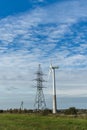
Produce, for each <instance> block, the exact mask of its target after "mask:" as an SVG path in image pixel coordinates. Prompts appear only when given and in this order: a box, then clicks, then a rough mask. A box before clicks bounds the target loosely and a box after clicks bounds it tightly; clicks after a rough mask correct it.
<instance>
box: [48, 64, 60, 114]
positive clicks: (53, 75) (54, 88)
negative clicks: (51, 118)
mask: <svg viewBox="0 0 87 130" xmlns="http://www.w3.org/2000/svg"><path fill="white" fill-rule="evenodd" d="M58 68H59V67H58V66H52V64H51V65H50V72H51V73H52V79H53V113H54V114H55V113H56V112H57V102H56V79H55V70H56V69H58Z"/></svg>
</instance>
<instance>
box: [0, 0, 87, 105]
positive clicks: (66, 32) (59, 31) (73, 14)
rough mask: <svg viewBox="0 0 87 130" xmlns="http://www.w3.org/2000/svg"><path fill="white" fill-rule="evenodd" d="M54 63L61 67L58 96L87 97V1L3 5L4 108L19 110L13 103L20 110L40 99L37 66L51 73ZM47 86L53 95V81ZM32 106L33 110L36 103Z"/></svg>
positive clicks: (0, 75)
mask: <svg viewBox="0 0 87 130" xmlns="http://www.w3.org/2000/svg"><path fill="white" fill-rule="evenodd" d="M50 60H51V61H52V63H53V65H59V67H60V68H59V70H57V71H56V81H57V95H58V96H60V97H61V96H62V97H64V96H66V97H86V95H87V80H86V77H87V2H86V1H85V0H33V1H32V0H18V1H17V0H15V1H14V0H13V1H12V0H3V1H2V0H1V1H0V87H1V89H0V91H1V96H2V97H1V100H3V102H4V104H5V102H7V101H8V102H9V104H10V105H9V107H10V106H11V107H12V106H14V105H13V104H12V99H13V100H14V101H15V102H16V103H15V104H16V106H15V107H17V104H20V102H21V101H22V100H24V101H25V102H26V99H30V98H31V97H32V95H35V93H36V90H35V89H34V88H33V86H34V85H35V82H32V79H33V78H35V72H36V70H37V68H38V64H39V63H40V64H41V66H42V69H43V72H44V73H46V74H48V71H49V66H50ZM46 78H47V77H46ZM45 86H46V87H47V89H44V93H45V94H46V95H52V83H51V77H50V78H49V81H48V83H46V84H45ZM18 97H19V98H18ZM46 98H49V96H47V97H46ZM28 102H32V103H31V104H32V105H33V100H32V101H31V100H29V101H28V100H27V103H28ZM27 103H26V104H27ZM6 107H8V106H6ZM28 107H29V106H28Z"/></svg>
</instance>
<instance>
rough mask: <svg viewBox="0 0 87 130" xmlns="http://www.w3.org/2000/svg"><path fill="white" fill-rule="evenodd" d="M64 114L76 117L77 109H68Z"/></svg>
mask: <svg viewBox="0 0 87 130" xmlns="http://www.w3.org/2000/svg"><path fill="white" fill-rule="evenodd" d="M65 114H67V115H77V109H76V108H75V107H70V108H69V109H67V110H65Z"/></svg>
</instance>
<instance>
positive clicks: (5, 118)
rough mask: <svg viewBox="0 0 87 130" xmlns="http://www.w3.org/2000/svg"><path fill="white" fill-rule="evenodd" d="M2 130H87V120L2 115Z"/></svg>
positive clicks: (31, 115) (0, 121)
mask: <svg viewBox="0 0 87 130" xmlns="http://www.w3.org/2000/svg"><path fill="white" fill-rule="evenodd" d="M0 130H87V120H86V118H85V119H81V118H78V117H76V118H74V117H59V116H54V115H48V116H42V115H35V114H0Z"/></svg>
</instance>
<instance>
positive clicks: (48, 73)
mask: <svg viewBox="0 0 87 130" xmlns="http://www.w3.org/2000/svg"><path fill="white" fill-rule="evenodd" d="M50 74H51V68H49V72H48V81H49V78H50Z"/></svg>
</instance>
